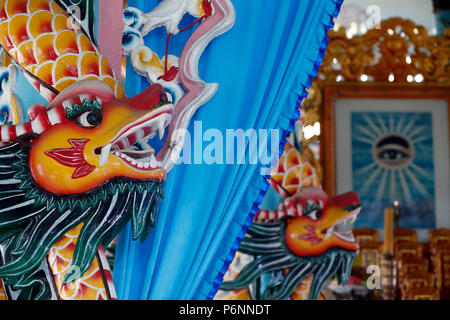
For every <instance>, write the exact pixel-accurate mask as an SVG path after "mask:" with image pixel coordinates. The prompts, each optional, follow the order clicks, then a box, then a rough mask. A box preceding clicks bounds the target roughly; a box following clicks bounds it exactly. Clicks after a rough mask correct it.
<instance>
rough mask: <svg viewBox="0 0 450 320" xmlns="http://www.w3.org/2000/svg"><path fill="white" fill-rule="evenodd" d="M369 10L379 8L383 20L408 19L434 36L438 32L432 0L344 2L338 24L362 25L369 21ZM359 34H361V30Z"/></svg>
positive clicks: (350, 0) (349, 0)
mask: <svg viewBox="0 0 450 320" xmlns="http://www.w3.org/2000/svg"><path fill="white" fill-rule="evenodd" d="M370 6H377V7H370ZM368 8H372V10H373V9H374V8H375V10H376V8H378V9H379V12H380V15H381V19H382V20H385V19H388V18H391V17H402V18H407V19H410V20H413V21H414V22H416V23H417V24H419V25H423V26H425V27H426V28H427V29H428V30H429V31H430V33H432V34H434V33H435V32H436V20H435V16H434V14H433V4H432V0H344V4H343V5H342V10H341V14H340V15H339V17H338V19H337V20H336V23H337V24H338V25H344V26H346V27H347V28H348V27H350V25H351V23H352V22H356V23H357V24H358V25H361V21H363V20H365V19H367V14H366V10H367V9H368ZM357 33H361V30H358V32H357Z"/></svg>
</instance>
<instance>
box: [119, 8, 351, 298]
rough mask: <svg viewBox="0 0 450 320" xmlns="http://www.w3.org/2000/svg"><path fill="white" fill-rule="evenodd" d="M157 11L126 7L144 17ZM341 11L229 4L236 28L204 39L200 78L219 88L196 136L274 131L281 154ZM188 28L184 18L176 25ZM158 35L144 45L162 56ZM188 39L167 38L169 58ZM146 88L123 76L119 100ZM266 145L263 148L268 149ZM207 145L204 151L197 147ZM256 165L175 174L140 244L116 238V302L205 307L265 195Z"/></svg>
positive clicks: (189, 167)
mask: <svg viewBox="0 0 450 320" xmlns="http://www.w3.org/2000/svg"><path fill="white" fill-rule="evenodd" d="M158 3H159V1H156V0H151V1H149V0H140V1H137V0H129V1H128V5H129V6H130V7H131V6H133V7H137V8H139V9H140V10H142V11H144V12H149V11H151V10H152V9H153V8H154V7H155V6H156V5H157V4H158ZM341 3H342V0H302V1H299V0H282V1H279V0H258V1H248V0H233V4H234V6H235V9H236V23H235V26H234V27H233V28H232V29H231V30H230V31H229V32H227V33H226V34H224V35H222V36H220V37H219V38H216V39H215V40H213V42H212V43H211V44H210V45H209V46H208V48H207V49H206V51H205V54H204V55H203V57H202V59H201V60H200V75H201V77H202V78H203V79H205V80H206V81H207V82H217V83H219V85H220V86H219V90H218V92H217V94H216V96H214V98H213V99H212V100H211V101H210V102H209V103H207V104H206V105H205V106H203V107H202V108H201V109H200V110H199V111H198V112H197V114H196V115H195V116H194V119H193V121H201V126H202V132H203V133H204V132H205V131H206V130H208V129H217V130H220V131H221V132H222V135H223V137H226V129H238V128H241V129H243V130H244V131H245V130H247V129H249V128H254V129H256V130H257V132H258V130H259V129H279V130H280V134H279V138H278V140H279V141H280V144H278V145H277V147H279V148H280V150H282V148H283V147H284V143H285V140H286V135H287V134H288V133H289V132H290V131H292V129H293V127H294V123H295V121H296V119H297V118H298V115H299V110H298V109H299V105H300V102H301V101H302V100H303V98H304V97H305V96H306V88H308V87H309V86H310V85H311V78H312V77H313V76H315V75H316V73H317V71H318V68H319V66H320V63H321V61H322V59H323V54H324V52H325V49H326V45H327V40H328V37H327V32H328V30H329V29H330V28H332V27H333V18H334V17H336V16H337V14H338V12H339V9H340V6H341ZM190 21H192V20H189V19H187V20H186V19H184V20H183V21H182V23H181V26H184V25H187V23H189V22H190ZM166 36H167V34H166V31H165V29H163V28H159V29H157V30H155V31H153V32H152V33H151V34H150V35H148V36H147V38H146V44H147V45H149V47H150V48H152V49H154V48H157V50H156V51H157V52H158V53H159V54H160V56H163V53H164V48H165V40H166ZM188 37H189V34H184V33H183V34H180V35H177V36H175V37H173V39H171V45H170V53H171V54H176V55H177V56H179V55H180V53H181V50H182V47H183V44H184V43H185V42H186V40H187V38H188ZM146 86H148V82H147V80H146V79H143V78H142V77H140V76H138V75H136V73H134V72H133V71H132V68H131V67H129V68H128V72H127V85H126V90H127V94H128V95H129V96H132V95H134V94H136V93H139V92H140V91H142V90H143V89H144V88H145V87H146ZM196 128H197V131H198V129H199V126H198V123H197V126H196ZM189 130H190V133H191V136H192V143H194V140H197V141H198V140H200V141H201V139H202V137H201V134H199V133H200V132H197V133H194V126H193V125H192V124H191V126H190V128H189ZM269 139H270V136H269V137H268V139H267V140H268V141H265V142H266V143H267V145H268V146H269V150H270V141H269ZM209 143H211V142H203V147H206V146H208V144H209ZM260 143H261V141H260ZM197 147H198V145H197ZM247 147H248V145H247ZM227 148H230V146H227ZM193 149H194V148H193ZM229 151H230V150H229ZM277 151H278V150H277ZM224 152H226V151H225V150H224ZM247 152H248V150H247ZM274 152H275V151H274ZM225 157H226V156H225V155H224V157H223V158H224V159H225ZM193 158H194V156H193V155H192V159H193ZM192 161H194V159H193V160H192ZM224 161H225V160H224ZM262 166H263V165H262V164H260V163H258V164H257V165H255V164H249V161H248V156H247V161H245V164H233V165H226V164H213V165H208V164H204V163H203V164H179V165H176V166H175V168H174V169H173V170H172V171H171V172H170V173H169V175H168V179H167V181H166V183H165V199H164V201H163V203H162V206H161V210H160V212H159V214H158V222H157V226H156V228H155V229H154V230H153V231H152V232H151V234H150V236H149V238H148V239H147V240H146V241H145V242H144V243H140V242H139V241H136V242H133V241H132V240H131V227H130V226H127V228H126V229H125V230H124V231H123V232H122V233H121V235H120V236H119V240H118V244H117V255H116V261H115V267H114V282H115V284H116V288H117V292H118V296H119V299H212V298H213V297H214V295H215V293H216V292H217V290H218V289H219V287H220V285H221V283H222V278H223V275H224V274H225V272H226V270H227V268H228V266H229V264H230V263H231V261H232V259H233V257H234V254H235V252H236V250H237V249H238V248H239V243H240V241H241V239H242V238H243V237H244V235H245V232H246V230H247V228H248V226H249V225H250V223H251V221H252V219H253V217H254V215H255V213H256V212H257V210H258V205H259V203H260V202H261V201H262V199H263V197H264V194H265V192H266V191H267V188H268V184H267V182H266V179H265V178H267V177H264V176H263V175H261V168H262Z"/></svg>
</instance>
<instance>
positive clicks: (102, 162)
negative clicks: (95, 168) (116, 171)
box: [99, 144, 112, 167]
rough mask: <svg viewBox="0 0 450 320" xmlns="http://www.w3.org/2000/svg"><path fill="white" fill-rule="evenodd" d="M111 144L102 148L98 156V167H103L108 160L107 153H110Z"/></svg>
mask: <svg viewBox="0 0 450 320" xmlns="http://www.w3.org/2000/svg"><path fill="white" fill-rule="evenodd" d="M111 147H112V145H111V144H107V145H106V146H104V147H103V148H102V151H101V154H100V160H99V167H103V166H104V165H105V163H106V161H108V158H109V152H110V151H111Z"/></svg>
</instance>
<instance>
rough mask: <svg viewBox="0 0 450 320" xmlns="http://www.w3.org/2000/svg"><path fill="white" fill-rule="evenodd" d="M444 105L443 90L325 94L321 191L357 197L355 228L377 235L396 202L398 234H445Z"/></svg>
mask: <svg viewBox="0 0 450 320" xmlns="http://www.w3.org/2000/svg"><path fill="white" fill-rule="evenodd" d="M449 105H450V89H449V88H448V87H439V86H435V87H422V86H421V87H418V86H414V87H410V86H390V87H385V86H373V85H372V86H364V85H356V86H355V85H351V84H349V85H333V86H328V87H325V88H324V104H323V114H322V128H323V130H322V137H321V149H322V150H321V158H322V163H323V165H324V176H325V179H324V189H326V191H328V192H329V193H330V194H335V193H338V194H339V193H342V192H346V191H348V190H355V191H357V192H358V193H359V195H360V197H361V203H362V204H363V209H362V211H361V214H360V216H359V218H358V226H361V227H362V226H370V227H372V228H382V227H383V224H384V218H383V217H384V213H383V212H384V209H385V208H388V207H392V206H393V203H394V202H398V203H399V204H400V208H401V213H402V215H401V219H400V223H399V224H400V227H403V228H412V229H434V228H440V227H450V213H449V212H448V208H449V207H450V201H449V199H450V194H449V190H450V182H449V180H450V177H449V167H450V164H449ZM424 231H425V230H424Z"/></svg>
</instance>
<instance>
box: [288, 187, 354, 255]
mask: <svg viewBox="0 0 450 320" xmlns="http://www.w3.org/2000/svg"><path fill="white" fill-rule="evenodd" d="M281 209H282V210H286V212H287V215H289V216H294V217H295V219H289V221H288V224H287V227H286V244H287V246H288V248H289V249H290V250H291V251H292V252H293V253H294V254H296V255H298V256H309V255H319V254H322V253H324V252H325V251H327V250H328V249H330V248H341V249H345V250H349V251H357V250H358V244H357V243H356V242H355V239H354V238H353V234H352V228H353V222H354V221H355V220H356V218H357V215H358V213H359V211H360V210H361V204H360V200H359V196H358V194H357V193H356V192H348V193H345V194H342V195H338V196H336V197H331V198H328V196H327V194H326V193H325V192H324V191H322V190H321V189H319V188H314V187H309V188H306V189H303V190H301V191H299V192H298V193H296V194H295V195H294V196H292V197H290V198H288V199H286V200H285V201H284V202H283V203H282V204H281Z"/></svg>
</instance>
